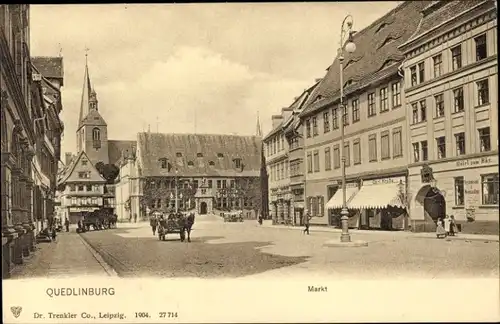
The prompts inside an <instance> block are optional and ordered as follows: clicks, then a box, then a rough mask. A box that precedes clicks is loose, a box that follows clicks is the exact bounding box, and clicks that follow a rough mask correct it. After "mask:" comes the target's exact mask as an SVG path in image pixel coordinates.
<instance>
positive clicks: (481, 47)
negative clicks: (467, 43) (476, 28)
mask: <svg viewBox="0 0 500 324" xmlns="http://www.w3.org/2000/svg"><path fill="white" fill-rule="evenodd" d="M474 42H475V43H476V61H481V60H483V59H485V58H486V57H487V56H488V53H487V48H486V34H483V35H481V36H477V37H476V38H474Z"/></svg>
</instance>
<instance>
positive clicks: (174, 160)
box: [116, 132, 262, 220]
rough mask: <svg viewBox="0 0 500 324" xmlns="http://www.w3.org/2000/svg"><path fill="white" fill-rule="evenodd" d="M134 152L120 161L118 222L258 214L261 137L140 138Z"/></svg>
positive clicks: (148, 135)
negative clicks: (152, 216) (178, 214)
mask: <svg viewBox="0 0 500 324" xmlns="http://www.w3.org/2000/svg"><path fill="white" fill-rule="evenodd" d="M137 137H138V138H137V150H136V151H135V152H134V153H133V154H128V155H124V156H123V158H122V159H121V161H122V162H121V163H120V165H121V168H120V178H119V181H118V183H117V184H116V188H117V196H116V199H117V200H116V204H117V206H118V208H117V213H118V217H119V219H122V220H123V219H130V218H131V217H134V218H135V217H136V215H137V217H144V216H146V215H148V214H149V213H151V212H154V211H162V212H167V211H171V210H174V209H178V210H191V211H194V212H196V213H198V214H200V215H205V214H212V213H217V212H220V211H227V210H234V209H238V210H244V211H245V215H246V216H247V217H250V218H253V217H255V212H257V211H259V210H260V209H261V207H260V200H261V185H260V174H261V152H262V151H261V137H259V136H236V135H207V134H160V133H149V132H147V133H139V134H138V135H137Z"/></svg>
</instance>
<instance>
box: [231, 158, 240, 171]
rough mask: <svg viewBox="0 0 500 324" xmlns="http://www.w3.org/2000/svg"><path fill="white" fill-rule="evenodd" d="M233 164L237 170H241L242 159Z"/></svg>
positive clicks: (237, 159) (235, 160)
mask: <svg viewBox="0 0 500 324" xmlns="http://www.w3.org/2000/svg"><path fill="white" fill-rule="evenodd" d="M233 162H234V167H235V168H236V169H240V168H241V159H240V158H236V159H234V160H233Z"/></svg>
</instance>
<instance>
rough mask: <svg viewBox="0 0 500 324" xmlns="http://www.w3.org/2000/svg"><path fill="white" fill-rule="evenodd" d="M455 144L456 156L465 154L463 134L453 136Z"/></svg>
mask: <svg viewBox="0 0 500 324" xmlns="http://www.w3.org/2000/svg"><path fill="white" fill-rule="evenodd" d="M455 143H456V145H457V156H459V155H464V154H465V133H458V134H455Z"/></svg>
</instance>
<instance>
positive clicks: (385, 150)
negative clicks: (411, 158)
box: [380, 131, 391, 160]
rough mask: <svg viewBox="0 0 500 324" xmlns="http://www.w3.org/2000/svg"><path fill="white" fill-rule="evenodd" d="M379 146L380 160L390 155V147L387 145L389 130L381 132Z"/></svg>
mask: <svg viewBox="0 0 500 324" xmlns="http://www.w3.org/2000/svg"><path fill="white" fill-rule="evenodd" d="M380 146H381V149H380V150H381V151H380V158H381V159H382V160H385V159H388V158H390V157H391V149H390V145H389V132H388V131H385V132H382V134H381V135H380Z"/></svg>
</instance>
